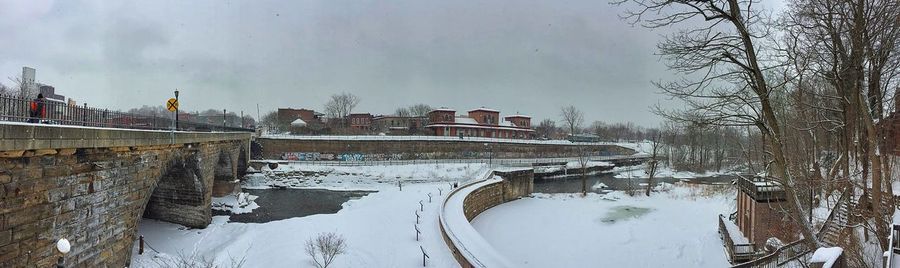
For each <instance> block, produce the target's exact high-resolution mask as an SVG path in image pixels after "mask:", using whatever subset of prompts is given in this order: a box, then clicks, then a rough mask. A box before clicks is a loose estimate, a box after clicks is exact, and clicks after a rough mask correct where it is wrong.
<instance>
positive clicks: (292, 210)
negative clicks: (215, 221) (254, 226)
mask: <svg viewBox="0 0 900 268" xmlns="http://www.w3.org/2000/svg"><path fill="white" fill-rule="evenodd" d="M243 191H244V192H247V193H249V194H252V195H255V196H258V197H259V198H257V199H256V204H257V205H259V208H257V209H254V210H253V212H250V213H244V214H234V215H232V214H231V212H227V211H220V210H213V211H212V214H213V216H229V215H230V216H231V218H230V221H231V222H253V223H264V222H270V221H277V220H283V219H289V218H295V217H303V216H309V215H315V214H334V213H337V212H338V211H339V210H341V204H343V203H344V202H347V201H349V200H352V199H359V198H361V197H363V196H366V195H368V194H370V193H373V192H369V191H331V190H323V189H280V190H279V189H266V190H252V189H244V190H243Z"/></svg>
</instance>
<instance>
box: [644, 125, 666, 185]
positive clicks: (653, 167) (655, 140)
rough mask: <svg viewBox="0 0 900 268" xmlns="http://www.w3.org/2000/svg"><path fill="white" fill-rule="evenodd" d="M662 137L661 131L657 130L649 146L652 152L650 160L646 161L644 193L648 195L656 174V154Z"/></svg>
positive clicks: (657, 161) (657, 162)
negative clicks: (645, 188)
mask: <svg viewBox="0 0 900 268" xmlns="http://www.w3.org/2000/svg"><path fill="white" fill-rule="evenodd" d="M661 138H662V132H657V133H656V137H654V138H653V140H652V141H651V142H650V146H652V147H653V152H652V153H651V154H650V161H649V162H647V165H648V169H649V171H648V172H647V175H649V177H648V178H647V192H646V195H647V196H650V190H651V189H653V176H656V170H657V167H658V166H659V160H657V156H658V155H659V154H658V152H659V140H660V139H661Z"/></svg>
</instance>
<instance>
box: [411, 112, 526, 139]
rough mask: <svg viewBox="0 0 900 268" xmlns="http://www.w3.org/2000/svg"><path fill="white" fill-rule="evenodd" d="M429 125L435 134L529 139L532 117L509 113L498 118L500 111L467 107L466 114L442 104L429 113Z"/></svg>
mask: <svg viewBox="0 0 900 268" xmlns="http://www.w3.org/2000/svg"><path fill="white" fill-rule="evenodd" d="M428 121H429V125H427V126H425V127H426V128H429V129H431V130H432V131H433V132H434V135H436V136H454V137H455V136H464V137H487V138H509V139H530V138H532V136H533V133H534V130H532V129H531V117H529V116H525V115H511V116H507V117H505V118H503V120H501V118H500V111H497V110H492V109H487V108H478V109H474V110H470V111H469V112H468V116H456V110H453V109H447V108H441V109H435V110H434V111H431V112H429V113H428Z"/></svg>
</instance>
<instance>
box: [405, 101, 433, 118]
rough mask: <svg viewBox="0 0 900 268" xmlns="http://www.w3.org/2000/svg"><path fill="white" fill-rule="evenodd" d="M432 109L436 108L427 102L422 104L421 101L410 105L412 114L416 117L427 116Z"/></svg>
mask: <svg viewBox="0 0 900 268" xmlns="http://www.w3.org/2000/svg"><path fill="white" fill-rule="evenodd" d="M432 110H434V109H433V108H431V106H428V105H427V104H422V103H419V104H416V105H413V106H409V114H410V116H415V117H423V116H427V115H428V112H431V111H432Z"/></svg>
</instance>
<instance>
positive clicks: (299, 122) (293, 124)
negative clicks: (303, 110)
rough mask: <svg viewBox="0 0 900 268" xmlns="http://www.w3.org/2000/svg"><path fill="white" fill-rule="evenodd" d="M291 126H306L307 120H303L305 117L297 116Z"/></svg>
mask: <svg viewBox="0 0 900 268" xmlns="http://www.w3.org/2000/svg"><path fill="white" fill-rule="evenodd" d="M291 126H292V127H305V126H306V121H303V119H300V118H297V120H294V121H293V122H291Z"/></svg>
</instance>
